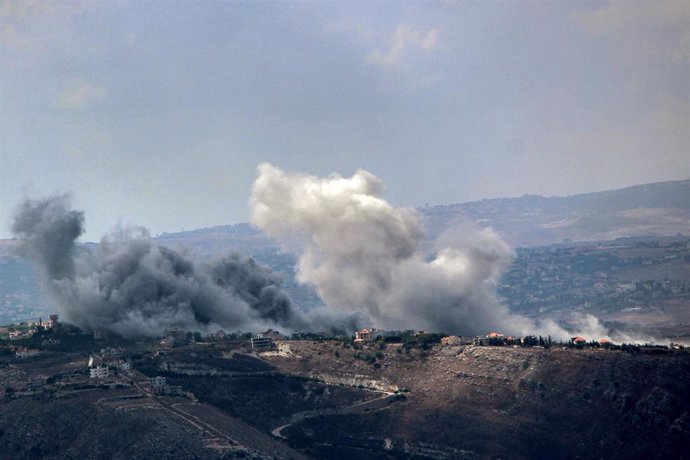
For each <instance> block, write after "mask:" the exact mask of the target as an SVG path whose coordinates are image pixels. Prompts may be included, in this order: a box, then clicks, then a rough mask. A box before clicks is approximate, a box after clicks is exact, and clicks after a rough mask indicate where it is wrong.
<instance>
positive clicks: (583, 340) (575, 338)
mask: <svg viewBox="0 0 690 460" xmlns="http://www.w3.org/2000/svg"><path fill="white" fill-rule="evenodd" d="M586 341H587V339H585V338H584V337H582V336H581V335H578V336H577V337H573V342H586Z"/></svg>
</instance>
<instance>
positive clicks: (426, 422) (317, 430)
mask: <svg viewBox="0 0 690 460" xmlns="http://www.w3.org/2000/svg"><path fill="white" fill-rule="evenodd" d="M291 347H292V350H293V352H294V356H293V357H289V358H285V357H271V358H268V361H269V362H270V363H271V364H273V365H275V366H276V367H277V368H279V369H281V370H284V371H286V372H294V373H300V374H305V375H312V376H314V375H315V370H316V369H318V370H319V371H320V372H323V373H325V374H338V375H341V376H342V375H344V374H354V375H357V376H358V378H359V379H361V380H362V381H366V380H367V379H376V380H379V381H381V382H382V384H385V385H391V386H393V387H398V388H400V389H402V390H403V391H404V393H403V394H404V395H405V396H406V400H405V402H402V403H396V404H392V405H391V406H390V408H389V409H388V410H384V411H376V412H372V413H371V414H363V415H358V416H353V415H346V416H339V415H333V416H326V417H321V418H319V419H308V420H305V421H304V422H301V423H300V424H295V425H293V426H291V427H290V428H289V429H288V430H286V432H285V434H286V435H287V436H288V437H289V438H290V439H292V440H293V441H294V442H296V443H298V445H301V446H303V447H305V448H308V449H311V451H310V452H311V453H312V454H313V455H314V456H317V457H318V456H321V455H323V454H324V453H328V455H331V456H332V457H333V458H339V456H340V455H342V458H345V457H348V456H349V458H353V457H357V456H358V455H360V456H361V458H366V457H367V456H371V455H373V454H375V455H380V456H383V457H382V458H385V456H386V455H393V456H394V457H395V456H399V455H403V454H404V455H417V454H420V455H421V454H422V453H424V454H425V455H432V456H436V457H438V458H444V457H446V458H457V457H466V458H473V457H475V456H476V457H478V458H489V457H490V458H495V457H500V458H683V456H687V454H686V449H687V447H688V446H689V445H690V412H689V410H690V355H688V354H685V353H683V354H663V355H652V354H643V353H637V354H632V353H627V352H622V351H608V350H602V349H598V350H575V349H567V350H563V349H558V348H551V349H548V350H546V349H543V348H537V347H535V348H510V347H475V346H455V347H435V348H434V349H432V350H428V351H421V350H412V351H410V352H409V353H406V352H405V351H403V350H402V349H401V348H400V347H399V346H395V345H393V346H391V345H388V346H387V347H386V349H380V348H379V347H378V346H371V347H368V348H365V349H363V350H353V349H348V348H343V347H342V345H340V344H336V343H335V342H330V343H329V342H324V343H307V342H298V343H295V344H294V345H291ZM374 353H379V355H378V356H379V358H377V360H376V362H375V363H374V364H369V363H367V362H365V361H363V360H362V359H361V358H356V357H355V356H362V355H366V354H374ZM377 364H378V365H377ZM333 445H341V446H342V447H343V448H344V449H343V450H342V451H340V453H338V452H337V449H336V452H334V449H333ZM361 446H366V447H368V448H369V450H367V451H365V452H361V451H360V452H359V453H358V452H357V451H352V450H351V449H350V448H351V447H361ZM420 449H421V450H420ZM425 449H426V450H425ZM429 449H430V450H429Z"/></svg>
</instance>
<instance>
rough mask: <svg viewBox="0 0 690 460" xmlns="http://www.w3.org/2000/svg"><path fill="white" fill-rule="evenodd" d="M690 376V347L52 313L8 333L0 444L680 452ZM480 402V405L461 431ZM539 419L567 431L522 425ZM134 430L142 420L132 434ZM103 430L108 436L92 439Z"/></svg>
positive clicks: (75, 448)
mask: <svg viewBox="0 0 690 460" xmlns="http://www.w3.org/2000/svg"><path fill="white" fill-rule="evenodd" d="M17 333H18V334H17ZM10 334H11V336H10ZM641 369H646V370H645V371H642V370H641ZM667 374H668V375H667ZM671 374H672V375H671ZM640 375H644V376H645V377H644V378H642V379H640V378H639V376H640ZM555 376H558V379H556V380H554V379H555ZM686 377H688V378H686ZM661 382H676V383H677V384H676V385H675V386H668V385H666V384H665V383H661ZM680 382H685V383H680ZM687 382H690V353H689V352H688V350H687V349H686V348H685V347H683V346H680V345H669V346H666V345H641V346H640V345H628V344H613V343H610V342H607V341H604V340H599V338H584V337H573V338H572V339H571V340H569V341H566V342H557V341H554V340H552V339H551V338H549V337H538V336H536V337H535V336H526V337H510V336H505V335H503V334H501V333H499V332H489V333H487V334H485V335H483V336H480V337H460V336H448V335H445V334H440V333H429V332H423V331H381V330H376V329H373V328H366V329H361V330H359V331H357V332H356V333H355V334H354V335H352V336H332V335H328V334H313V333H293V334H291V335H290V336H289V337H287V336H285V335H284V334H281V333H280V332H278V331H274V330H267V331H264V332H263V333H261V334H250V333H237V332H234V333H233V332H227V331H222V330H219V331H217V332H216V333H214V334H211V335H207V336H203V335H202V334H200V333H198V332H187V331H181V330H175V329H171V330H168V331H167V332H166V334H165V336H163V337H159V338H157V339H148V340H135V341H125V340H122V339H120V338H118V337H115V336H110V335H108V334H106V333H104V332H103V331H93V332H91V333H88V334H87V333H83V332H82V331H80V330H78V329H77V328H76V327H74V326H73V325H70V324H68V323H63V322H61V321H60V320H59V318H58V317H57V316H51V317H50V318H49V319H48V320H46V321H43V320H41V321H36V322H33V323H30V324H29V323H27V324H24V325H17V326H10V327H5V329H4V336H3V338H2V339H1V341H0V449H3V452H8V453H10V455H11V456H12V457H13V458H26V457H37V456H45V457H47V458H64V456H65V455H67V453H68V452H71V454H70V455H77V454H79V455H81V456H83V457H85V458H95V457H104V456H105V457H112V456H120V457H128V458H151V457H152V456H155V457H160V456H163V457H166V456H167V457H175V458H241V457H242V458H286V459H287V458H309V457H313V458H345V457H347V458H415V459H417V458H434V459H446V458H468V459H473V458H483V456H484V454H486V453H487V452H495V451H496V450H498V451H501V452H504V454H505V453H508V452H505V451H502V450H501V449H505V448H507V447H505V445H504V444H503V443H502V442H499V443H498V444H497V441H496V439H495V437H496V436H499V435H500V436H504V437H505V438H506V439H515V441H514V442H515V443H517V444H514V443H513V441H511V443H513V444H510V449H511V450H510V453H511V454H512V455H509V457H511V458H530V457H531V456H532V454H531V452H533V449H537V448H538V447H539V446H542V447H543V446H544V443H546V444H548V443H550V442H555V441H554V438H553V437H554V436H558V435H557V433H559V432H564V431H562V430H566V431H567V430H570V431H571V432H572V433H573V434H572V436H573V437H575V438H577V439H579V440H580V441H579V442H580V444H575V445H574V447H569V448H568V449H569V450H568V449H567V450H566V451H564V453H563V456H560V458H568V457H572V456H576V455H579V454H580V453H583V452H584V447H583V446H588V445H592V443H595V444H596V443H604V444H603V445H604V446H605V447H604V448H603V450H602V452H608V450H607V449H611V450H610V451H611V452H613V450H615V449H618V448H619V442H624V441H623V440H625V439H627V438H626V437H627V436H628V435H629V433H636V435H639V436H642V434H641V433H642V431H641V430H643V431H644V433H645V434H644V436H643V437H642V438H641V439H644V440H645V441H644V442H645V443H646V444H645V445H646V447H644V449H647V448H648V449H657V450H658V451H659V452H671V453H673V452H675V450H674V449H676V448H677V447H675V446H677V445H679V444H678V443H683V442H685V441H686V440H687V439H690V429H688V428H687V427H688V426H690V425H689V424H688V422H690V415H689V414H688V413H687V407H686V406H685V405H684V403H683V401H687V400H688V397H690V388H689V385H688V383H687ZM564 394H567V395H569V396H567V398H566V399H560V398H561V397H562V395H564ZM583 403H584V404H585V405H584V406H583ZM590 404H597V407H599V408H601V410H600V411H599V412H598V413H594V412H596V411H594V412H592V411H589V409H588V408H587V407H588V406H589V405H590ZM545 405H546V406H545ZM549 405H551V406H553V408H554V409H553V410H558V411H566V412H567V411H571V412H573V413H574V414H576V418H575V419H574V420H578V418H579V419H580V420H589V422H587V423H588V424H589V425H590V426H596V425H597V424H600V423H604V421H605V420H608V419H609V418H611V417H613V418H618V419H620V423H621V427H623V428H625V429H623V428H621V430H619V431H616V430H613V431H611V430H609V431H608V432H607V433H606V434H605V437H604V438H601V437H597V436H604V435H602V434H601V433H598V432H597V431H595V432H592V430H591V429H590V428H586V427H585V426H584V425H582V426H581V425H580V424H577V426H574V425H571V424H572V423H573V422H574V420H570V419H569V420H562V421H559V422H554V421H553V420H554V419H551V418H550V417H552V415H555V414H552V415H549V414H551V412H550V411H552V409H550V407H551V406H549ZM547 406H548V407H547ZM478 408H481V409H478ZM556 408H557V409H556ZM477 410H479V412H476V411H477ZM75 411H77V412H78V413H79V415H80V417H76V414H77V412H75ZM468 411H470V412H468ZM471 411H475V412H476V413H477V414H483V415H481V416H480V415H477V417H479V418H477V420H476V421H475V423H474V424H461V425H458V424H457V423H458V422H457V417H458V414H468V413H471ZM496 411H498V412H496ZM537 413H539V414H546V415H540V416H544V417H547V419H548V420H551V421H550V422H549V424H553V423H556V424H565V425H567V426H565V425H564V426H560V427H559V428H558V430H554V429H553V427H552V426H550V425H548V424H547V425H544V426H542V422H539V423H538V424H537V425H538V426H532V428H529V430H533V432H532V431H530V432H529V433H525V432H524V430H523V428H520V429H516V426H515V425H514V424H515V423H520V424H524V423H527V420H533V421H532V422H529V423H530V424H534V423H535V422H534V419H532V418H531V417H533V414H537ZM662 413H663V414H664V415H663V418H659V417H660V415H659V414H662ZM501 414H504V415H503V416H501ZM597 414H598V415H597ZM600 416H601V417H600ZM65 417H71V418H69V422H66V420H67V419H66V418H65ZM602 417H603V419H602ZM686 419H687V420H686ZM46 420H53V421H54V423H55V424H58V425H54V424H51V423H52V422H45V421H46ZM75 420H76V421H75ZM319 420H322V422H323V423H320V424H319V422H318V421H319ZM545 420H546V419H545ZM650 420H655V421H654V422H653V423H654V424H655V425H653V426H654V428H653V429H651V430H650V428H649V425H648V423H651V422H650ZM326 422H327V423H326ZM63 423H68V425H60V424H63ZM315 423H316V424H315ZM82 424H83V425H82ZM131 426H138V427H140V431H139V432H138V433H137V436H136V437H135V438H136V439H135V440H134V441H132V438H131V436H132V435H131V429H130V427H131ZM471 426H474V427H475V428H474V429H478V430H480V431H479V432H475V433H469V432H467V430H468V429H469V427H471ZM520 426H522V425H520ZM528 426H529V424H527V425H524V429H528V428H527V427H528ZM547 426H548V427H547ZM29 427H32V428H29ZM26 429H31V430H33V432H34V435H32V437H31V438H26V436H25V434H23V433H25V430H26ZM53 430H57V431H53ZM458 430H460V432H458ZM521 430H522V431H521ZM660 430H661V431H660ZM105 431H107V432H108V433H110V434H109V436H110V438H111V439H112V441H111V442H110V443H109V444H108V445H107V446H106V445H100V446H98V447H97V446H94V445H92V443H89V442H87V441H86V440H85V439H83V437H84V436H87V437H88V436H96V435H98V436H102V435H103V432H105ZM58 432H59V433H60V435H59V437H58V435H57V433H58ZM451 432H452V433H453V434H452V435H451ZM660 432H663V433H666V434H663V435H659V433H660ZM89 433H90V434H89ZM458 433H460V434H458ZM536 433H541V434H540V435H539V436H538V437H537V438H535V437H534V436H536ZM518 435H519V439H518V437H517V436H518ZM654 436H657V437H654ZM659 436H661V437H659ZM669 436H671V438H669ZM595 438H596V439H595ZM55 439H59V440H60V441H56V440H55ZM669 439H670V440H669ZM478 440H483V441H482V442H479V443H478ZM527 441H529V442H527ZM597 445H599V444H597ZM502 446H503V447H502ZM578 449H580V450H578ZM644 449H643V451H645V450H644ZM75 452H76V453H75ZM353 452H355V454H353ZM631 452H632V451H631ZM635 452H637V451H635ZM51 455H52V457H51ZM67 456H69V455H67ZM554 458H559V456H558V455H557V456H555V457H554Z"/></svg>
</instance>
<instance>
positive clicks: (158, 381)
mask: <svg viewBox="0 0 690 460" xmlns="http://www.w3.org/2000/svg"><path fill="white" fill-rule="evenodd" d="M149 383H150V384H151V387H152V388H153V392H154V393H161V392H162V391H163V390H165V386H166V384H167V382H166V381H165V377H161V376H160V375H159V376H157V377H154V378H152V379H149Z"/></svg>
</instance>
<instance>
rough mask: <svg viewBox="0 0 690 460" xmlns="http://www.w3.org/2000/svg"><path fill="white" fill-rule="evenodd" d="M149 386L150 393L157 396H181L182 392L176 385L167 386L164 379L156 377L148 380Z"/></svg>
mask: <svg viewBox="0 0 690 460" xmlns="http://www.w3.org/2000/svg"><path fill="white" fill-rule="evenodd" d="M149 385H150V386H151V392H152V393H154V394H157V395H168V396H182V395H184V391H183V390H182V387H181V386H178V385H168V382H167V380H166V379H165V377H162V376H160V375H159V376H156V377H153V378H150V379H149Z"/></svg>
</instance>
